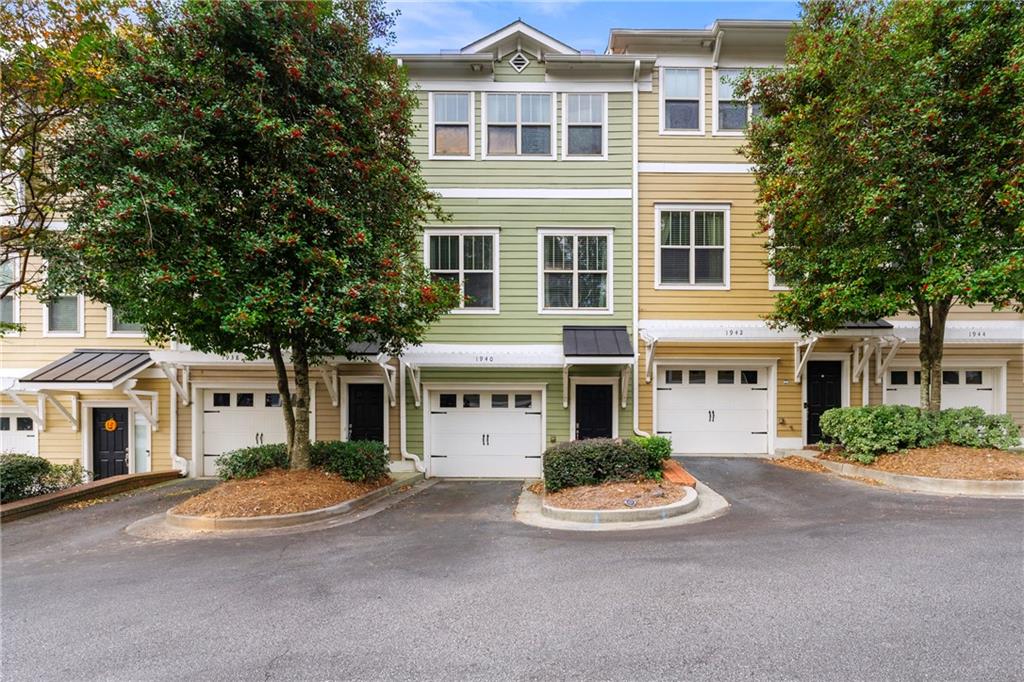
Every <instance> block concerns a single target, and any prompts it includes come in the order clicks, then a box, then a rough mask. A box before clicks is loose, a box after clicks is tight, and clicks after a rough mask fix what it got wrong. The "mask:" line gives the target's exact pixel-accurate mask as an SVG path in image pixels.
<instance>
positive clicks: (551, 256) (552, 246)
mask: <svg viewBox="0 0 1024 682" xmlns="http://www.w3.org/2000/svg"><path fill="white" fill-rule="evenodd" d="M572 263H573V260H572V237H570V236H562V235H559V236H551V237H544V269H545V270H572Z"/></svg>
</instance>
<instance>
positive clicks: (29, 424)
mask: <svg viewBox="0 0 1024 682" xmlns="http://www.w3.org/2000/svg"><path fill="white" fill-rule="evenodd" d="M15 424H16V426H17V428H18V431H31V430H32V429H34V428H35V422H33V421H32V417H16V418H15Z"/></svg>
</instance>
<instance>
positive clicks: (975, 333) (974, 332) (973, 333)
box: [967, 329, 985, 339]
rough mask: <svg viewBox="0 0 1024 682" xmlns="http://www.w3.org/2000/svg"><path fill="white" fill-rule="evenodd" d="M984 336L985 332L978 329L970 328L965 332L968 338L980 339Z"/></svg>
mask: <svg viewBox="0 0 1024 682" xmlns="http://www.w3.org/2000/svg"><path fill="white" fill-rule="evenodd" d="M984 336H985V332H984V331H982V330H980V329H971V330H968V332H967V337H968V338H970V339H980V338H982V337H984Z"/></svg>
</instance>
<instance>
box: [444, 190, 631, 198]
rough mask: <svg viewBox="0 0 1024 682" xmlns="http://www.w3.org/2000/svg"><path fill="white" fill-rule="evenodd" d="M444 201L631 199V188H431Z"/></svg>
mask: <svg viewBox="0 0 1024 682" xmlns="http://www.w3.org/2000/svg"><path fill="white" fill-rule="evenodd" d="M430 191H431V192H435V193H436V194H439V195H441V197H442V198H444V199H631V198H633V190H632V189H631V188H630V187H607V188H603V189H591V188H571V187H570V188H564V189H550V188H544V187H524V188H518V187H508V188H504V187H431V188H430Z"/></svg>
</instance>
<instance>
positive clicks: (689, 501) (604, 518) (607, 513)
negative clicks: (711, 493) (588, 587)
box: [540, 488, 700, 524]
mask: <svg viewBox="0 0 1024 682" xmlns="http://www.w3.org/2000/svg"><path fill="white" fill-rule="evenodd" d="M699 502H700V500H699V499H698V496H697V491H696V490H694V489H693V488H687V489H686V493H685V494H684V495H683V499H681V500H679V501H677V502H673V503H672V504H666V505H663V506H660V507H644V508H642V509H628V508H627V509H564V508H562V507H552V506H550V505H547V504H544V503H543V502H541V507H540V513H541V514H543V515H544V516H546V517H548V518H550V519H557V520H559V521H573V522H575V523H593V524H601V523H630V522H636V521H658V520H661V521H663V520H665V519H670V518H672V517H673V516H679V515H680V514H685V513H687V512H691V511H693V510H694V509H696V508H697V505H698V504H699Z"/></svg>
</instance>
